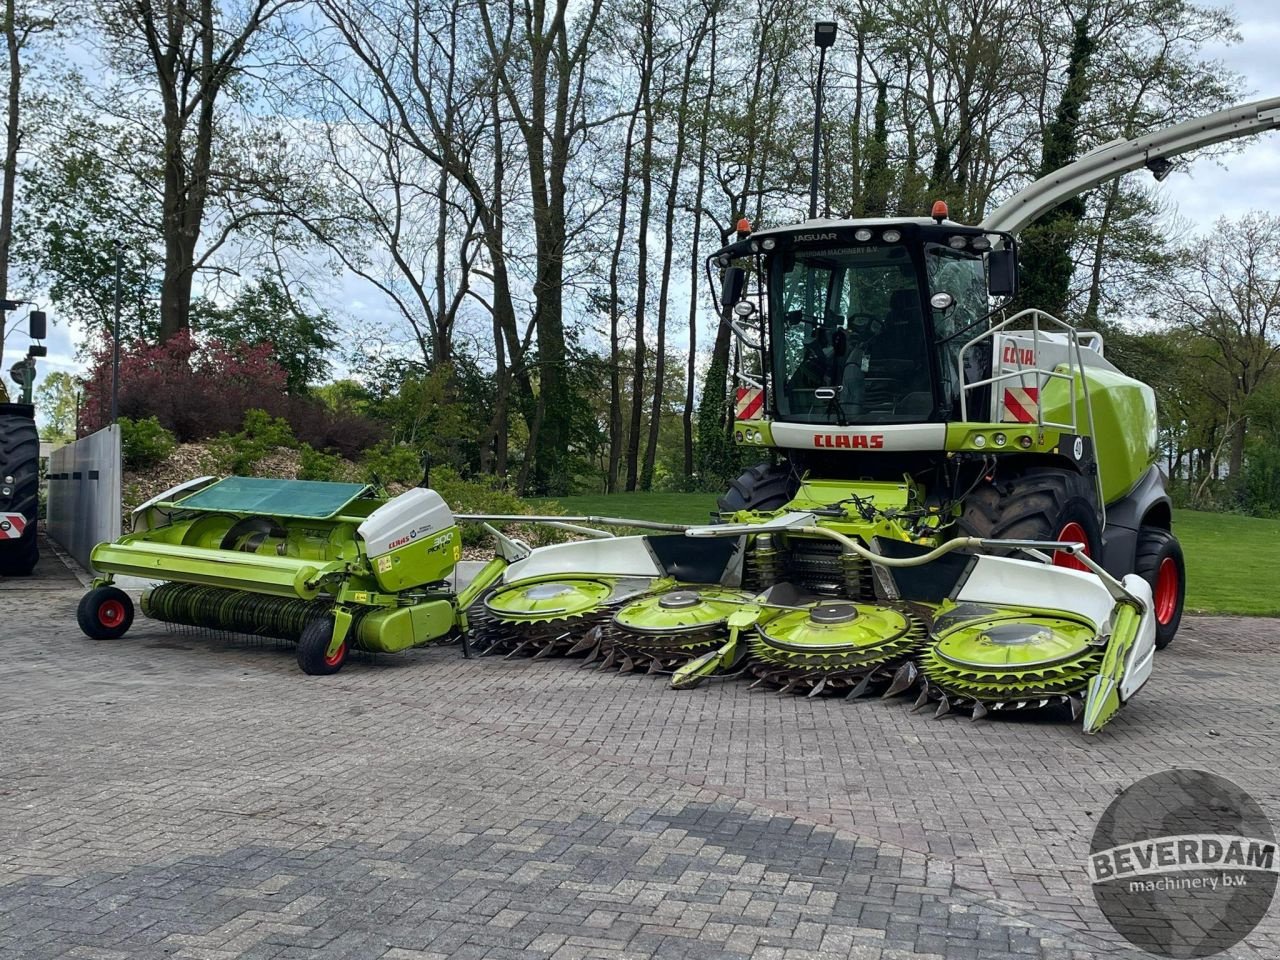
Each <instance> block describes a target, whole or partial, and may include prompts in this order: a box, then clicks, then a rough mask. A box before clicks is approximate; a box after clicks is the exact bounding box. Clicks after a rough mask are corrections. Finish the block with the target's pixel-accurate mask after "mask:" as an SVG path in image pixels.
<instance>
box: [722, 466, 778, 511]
mask: <svg viewBox="0 0 1280 960" xmlns="http://www.w3.org/2000/svg"><path fill="white" fill-rule="evenodd" d="M793 496H795V482H794V480H793V479H792V477H791V467H790V466H789V465H788V464H785V463H776V464H775V463H757V464H756V465H755V466H754V467H751V468H749V469H748V470H746V471H745V472H744V473H743V474H742V476H740V477H738V479H737V480H734V481H733V482H732V483H730V484H729V489H728V491H727V492H726V493H725V495H724V496H723V497H721V498H720V499H719V500H717V501H716V508H717V509H718V510H719V511H720V512H721V513H735V512H736V511H738V510H777V509H778V508H779V507H782V506H785V505H786V504H787V502H788V501H790V500H791V498H792V497H793Z"/></svg>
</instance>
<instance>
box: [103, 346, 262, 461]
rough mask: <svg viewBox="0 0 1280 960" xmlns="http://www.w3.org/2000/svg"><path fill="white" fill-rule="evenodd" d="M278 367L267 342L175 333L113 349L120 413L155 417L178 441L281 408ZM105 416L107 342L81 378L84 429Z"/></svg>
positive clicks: (108, 377)
mask: <svg viewBox="0 0 1280 960" xmlns="http://www.w3.org/2000/svg"><path fill="white" fill-rule="evenodd" d="M284 388H285V372H284V370H282V369H281V368H280V366H279V364H277V363H275V362H274V361H273V360H272V359H271V345H270V344H260V345H258V346H245V345H244V344H233V343H226V342H224V341H221V340H214V339H199V340H197V339H195V338H193V337H192V336H191V334H190V333H189V332H186V331H183V332H182V333H179V334H176V335H174V336H172V337H170V338H169V339H168V340H167V341H165V342H164V343H161V344H154V345H153V344H148V343H142V342H138V343H135V344H132V345H130V346H127V347H125V348H123V349H122V350H121V356H120V413H121V414H122V415H124V416H127V417H131V418H133V419H135V420H137V419H142V418H146V417H155V419H156V420H157V421H158V422H159V423H160V425H161V426H163V427H164V428H165V429H167V430H171V431H173V433H174V434H175V435H176V436H177V438H178V439H179V440H182V441H188V440H201V439H204V438H206V437H212V436H215V435H217V434H218V433H226V432H229V431H232V430H235V429H237V428H238V427H239V426H240V424H241V423H242V422H243V420H244V417H245V413H246V411H248V410H253V409H257V410H265V411H267V412H268V413H271V414H273V415H276V416H279V415H280V414H282V413H284V412H285V408H286V397H285V392H284ZM110 419H111V345H110V343H104V344H102V345H101V346H99V347H98V348H97V349H96V350H95V351H94V352H93V362H92V366H91V367H90V371H89V377H88V381H87V383H86V384H85V411H84V424H85V427H86V429H87V430H88V431H89V432H92V431H94V430H97V429H100V428H101V427H103V426H105V425H106V424H107V423H109V422H110Z"/></svg>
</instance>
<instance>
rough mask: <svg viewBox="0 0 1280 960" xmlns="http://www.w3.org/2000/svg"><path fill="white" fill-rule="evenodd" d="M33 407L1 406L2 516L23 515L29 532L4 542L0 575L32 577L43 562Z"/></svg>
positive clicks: (37, 442)
mask: <svg viewBox="0 0 1280 960" xmlns="http://www.w3.org/2000/svg"><path fill="white" fill-rule="evenodd" d="M33 412H34V411H33V410H32V408H31V407H30V406H27V405H25V404H20V403H9V404H0V513H20V514H22V516H23V518H24V519H25V520H26V521H27V528H26V530H25V531H24V532H23V534H22V536H21V537H19V538H18V539H17V540H8V539H5V540H0V575H3V576H6V577H26V576H30V574H31V571H32V570H34V569H35V566H36V561H37V560H39V559H40V549H39V546H38V545H37V543H36V515H37V512H38V496H39V489H40V435H39V434H38V433H37V432H36V424H35V421H34V420H33V419H32V415H33Z"/></svg>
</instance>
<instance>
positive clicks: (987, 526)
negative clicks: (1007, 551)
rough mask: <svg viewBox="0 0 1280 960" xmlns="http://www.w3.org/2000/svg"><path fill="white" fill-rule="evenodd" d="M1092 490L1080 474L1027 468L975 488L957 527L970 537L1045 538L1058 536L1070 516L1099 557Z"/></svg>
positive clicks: (966, 501) (1098, 541) (1099, 538)
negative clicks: (1091, 496) (1084, 532)
mask: <svg viewBox="0 0 1280 960" xmlns="http://www.w3.org/2000/svg"><path fill="white" fill-rule="evenodd" d="M1090 492H1091V488H1090V486H1089V483H1088V481H1087V480H1086V479H1085V478H1084V477H1082V476H1080V475H1079V474H1076V473H1070V472H1068V471H1065V470H1054V469H1052V468H1038V469H1035V470H1028V471H1027V472H1025V473H1023V474H1019V475H1018V476H1016V477H1011V478H1010V479H1008V480H997V481H995V482H994V483H984V484H983V485H982V486H980V487H978V488H977V489H976V490H974V491H973V492H972V493H971V494H969V496H968V497H967V498H965V502H964V512H963V513H962V514H961V515H960V519H959V521H958V522H957V525H958V527H959V528H960V531H961V532H962V533H963V534H964V535H965V536H969V537H987V538H991V539H996V540H1044V539H1052V538H1053V537H1056V536H1057V535H1058V532H1059V531H1060V530H1061V529H1062V526H1063V525H1064V523H1065V522H1066V520H1068V519H1072V520H1076V521H1077V522H1079V523H1080V524H1081V526H1083V527H1084V528H1085V531H1086V532H1087V533H1088V534H1089V539H1090V545H1091V547H1092V548H1093V551H1094V556H1095V557H1096V556H1097V552H1098V549H1099V547H1100V546H1101V536H1100V534H1099V531H1098V521H1097V517H1096V515H1095V513H1094V510H1093V507H1092V505H1091V500H1090V496H1089V494H1090ZM1086 521H1087V522H1086Z"/></svg>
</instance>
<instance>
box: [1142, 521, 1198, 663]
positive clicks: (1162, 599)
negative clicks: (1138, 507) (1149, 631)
mask: <svg viewBox="0 0 1280 960" xmlns="http://www.w3.org/2000/svg"><path fill="white" fill-rule="evenodd" d="M1133 567H1134V570H1133V572H1134V573H1136V574H1137V575H1138V576H1140V577H1142V579H1143V580H1146V581H1147V583H1149V584H1150V585H1151V596H1152V599H1153V606H1154V607H1155V615H1156V649H1157V650H1163V649H1164V648H1165V647H1167V646H1168V645H1169V644H1171V643H1172V642H1173V638H1174V636H1175V635H1176V634H1177V632H1178V625H1179V624H1180V623H1182V606H1183V604H1184V603H1185V602H1186V599H1187V568H1186V564H1185V563H1184V562H1183V560H1182V545H1181V544H1180V543H1178V538H1177V537H1175V536H1174V535H1173V534H1172V533H1170V532H1169V531H1168V530H1160V529H1159V528H1157V527H1139V528H1138V550H1137V553H1136V555H1135V558H1134V563H1133Z"/></svg>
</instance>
